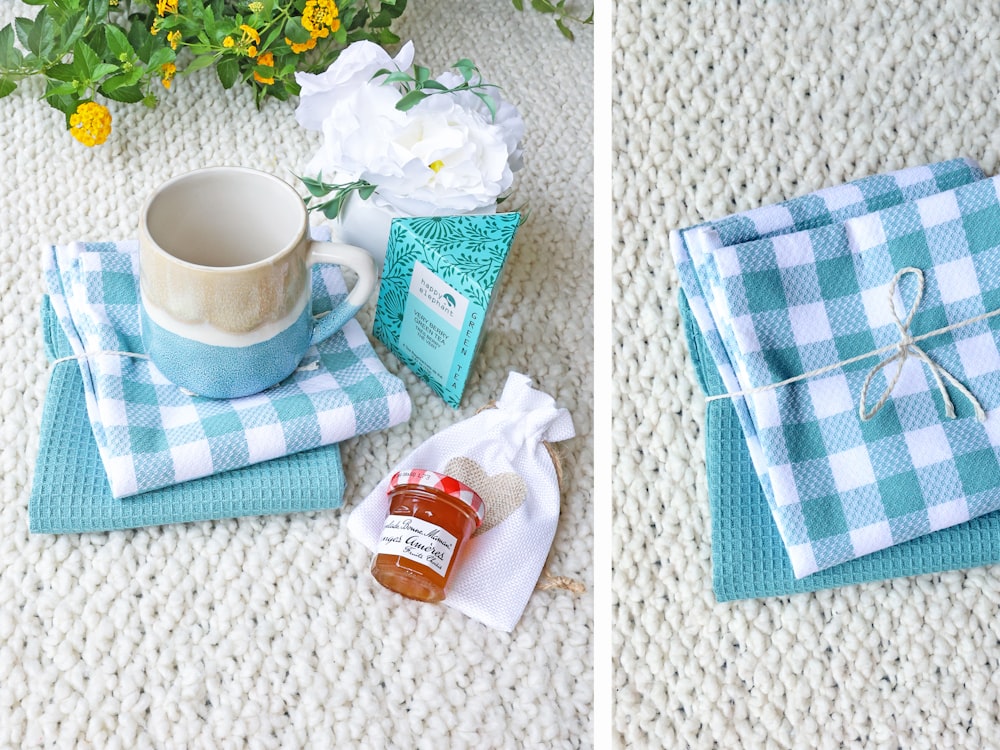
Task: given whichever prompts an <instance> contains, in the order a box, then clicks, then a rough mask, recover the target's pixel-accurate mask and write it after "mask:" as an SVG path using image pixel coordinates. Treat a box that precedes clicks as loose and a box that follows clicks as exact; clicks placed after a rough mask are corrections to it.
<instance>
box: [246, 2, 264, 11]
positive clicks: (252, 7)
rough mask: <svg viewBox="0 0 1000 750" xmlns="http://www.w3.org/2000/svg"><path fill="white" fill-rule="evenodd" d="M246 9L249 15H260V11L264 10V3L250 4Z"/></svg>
mask: <svg viewBox="0 0 1000 750" xmlns="http://www.w3.org/2000/svg"><path fill="white" fill-rule="evenodd" d="M247 8H248V9H249V10H250V12H251V13H260V12H261V11H262V10H264V3H261V2H252V3H250V4H249V5H248V6H247Z"/></svg>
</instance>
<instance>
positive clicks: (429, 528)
mask: <svg viewBox="0 0 1000 750" xmlns="http://www.w3.org/2000/svg"><path fill="white" fill-rule="evenodd" d="M457 541H458V538H457V537H455V536H452V535H451V534H449V533H448V532H447V531H445V530H444V529H442V528H441V527H440V526H435V525H434V524H432V523H428V522H427V521H423V520H421V519H419V518H413V517H412V516H389V517H388V518H386V519H385V526H383V527H382V537H381V538H380V539H379V541H378V548H377V549H376V550H375V552H376V554H379V555H399V556H400V557H405V558H407V559H409V560H413V561H414V562H418V563H421V564H422V565H426V566H427V567H428V568H430V569H431V570H433V571H434V572H435V573H437V574H438V575H440V576H444V574H445V573H446V572H447V571H448V565H449V564H450V563H451V556H452V554H453V553H454V551H455V543H456V542H457Z"/></svg>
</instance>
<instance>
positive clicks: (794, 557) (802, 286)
mask: <svg viewBox="0 0 1000 750" xmlns="http://www.w3.org/2000/svg"><path fill="white" fill-rule="evenodd" d="M979 176H980V175H979V174H978V169H976V168H975V167H974V166H973V165H971V164H970V163H968V162H964V161H959V162H949V163H946V164H944V165H934V166H932V167H927V168H919V169H916V170H904V171H903V172H898V173H894V174H893V175H889V176H887V177H888V180H886V178H885V177H882V178H868V180H867V181H861V182H860V183H854V184H853V185H850V186H843V187H842V188H839V189H832V190H827V191H821V193H820V194H814V195H813V196H808V197H807V198H806V199H798V201H799V202H800V203H801V205H800V206H799V207H798V209H794V210H789V204H793V205H794V202H789V203H788V204H783V205H782V206H779V207H772V208H771V209H760V210H758V212H757V216H756V218H757V219H758V222H755V223H754V227H752V228H750V227H749V226H748V223H747V222H746V221H743V220H742V219H745V218H746V217H745V216H744V217H740V219H741V220H737V221H726V222H719V225H721V226H722V231H718V230H716V229H715V226H714V225H702V226H700V227H697V228H695V229H693V230H688V231H686V232H683V233H678V234H675V236H674V238H673V247H674V253H675V257H676V258H677V260H678V266H679V269H680V270H681V277H682V283H683V284H684V288H685V292H686V293H687V294H688V296H689V299H690V300H691V302H692V305H691V307H692V311H693V312H694V313H695V316H696V318H697V319H698V321H699V324H700V325H701V327H702V330H703V332H704V333H705V338H706V343H707V344H708V348H709V350H710V351H711V353H712V356H713V357H714V358H716V364H717V366H718V367H719V372H720V375H721V376H722V379H723V381H724V383H725V387H726V390H727V391H729V392H730V393H734V392H740V391H747V390H752V389H755V388H764V390H761V391H759V392H756V393H753V394H751V395H749V397H746V398H745V397H735V398H734V399H733V404H734V406H735V407H736V411H737V414H738V415H739V417H740V421H741V423H742V425H743V428H744V432H745V433H746V437H747V443H748V448H749V451H750V455H751V457H752V461H753V463H754V466H755V468H756V469H757V471H758V474H759V476H760V479H761V484H762V486H763V489H764V492H765V495H766V496H767V498H768V501H769V504H770V505H771V510H772V513H773V515H774V518H775V521H776V522H777V527H778V530H779V531H780V533H781V535H782V537H783V539H784V541H785V545H786V548H787V550H788V554H789V556H790V558H791V562H792V566H793V568H794V570H795V574H796V576H804V575H808V574H810V573H812V572H814V571H816V570H820V569H823V568H827V567H829V566H832V565H835V564H837V563H839V562H843V561H845V560H849V559H852V558H854V557H858V556H861V555H864V554H867V553H869V552H872V551H874V550H877V549H884V548H886V547H888V546H890V545H893V544H897V543H899V542H901V541H904V540H907V539H912V538H914V537H916V536H919V535H921V534H924V533H927V532H929V531H932V530H935V529H940V528H944V527H947V526H951V525H953V524H955V523H959V522H961V521H964V520H967V519H968V518H970V517H974V516H977V515H980V514H982V513H985V512H988V511H990V510H993V509H995V508H996V507H998V505H1000V490H998V489H997V486H996V485H997V483H998V482H1000V466H998V465H997V461H996V456H995V451H994V450H993V445H994V443H995V442H997V441H996V440H994V439H993V438H992V437H991V435H992V434H995V433H996V432H997V430H996V424H997V423H998V420H997V419H995V418H993V417H992V415H991V416H990V418H988V419H987V420H986V421H985V423H981V422H979V421H977V420H976V418H975V412H974V410H973V407H972V405H971V403H972V402H970V401H969V400H968V399H967V398H965V397H964V396H961V395H957V394H958V393H959V391H956V385H958V384H964V385H965V386H968V387H969V388H970V389H971V393H973V394H975V396H976V397H977V398H978V402H979V403H981V404H982V406H983V407H984V408H985V409H986V412H987V414H989V412H990V411H991V410H993V409H995V408H996V407H997V404H998V390H997V388H996V386H997V385H998V384H1000V383H997V382H995V380H996V378H997V375H996V373H995V372H994V370H995V369H996V368H997V367H1000V355H998V354H997V349H996V343H995V341H994V338H993V336H992V325H991V324H992V323H994V322H995V321H981V322H978V323H974V324H972V325H967V326H963V327H961V328H958V329H956V330H954V331H950V332H948V333H946V334H942V335H940V336H936V337H934V338H932V339H928V340H926V341H921V342H920V346H921V347H922V348H923V351H925V352H927V354H928V355H930V357H931V359H932V361H935V362H937V363H938V364H939V365H940V366H942V367H943V368H944V369H943V371H942V372H944V373H945V375H946V378H947V377H949V376H953V377H954V378H955V381H954V382H955V385H949V386H948V390H949V391H951V392H952V393H953V398H954V400H955V404H956V407H957V409H958V416H959V419H957V420H951V419H947V418H946V416H945V414H944V410H943V406H942V404H943V398H942V396H941V394H940V393H938V391H937V386H936V385H935V384H934V372H933V370H932V369H930V368H928V369H927V370H926V371H925V369H924V368H925V365H923V364H921V363H920V362H919V361H917V360H911V361H907V362H906V363H905V365H904V366H903V367H902V369H901V377H900V378H899V382H898V383H896V384H895V388H894V390H892V392H891V394H889V395H887V396H886V397H885V399H884V401H885V403H884V406H883V407H882V408H881V410H880V411H879V412H878V413H877V414H876V415H875V416H874V417H873V418H872V419H871V421H869V422H865V421H863V420H861V419H859V417H858V407H857V402H858V399H859V396H860V394H861V391H862V390H863V387H864V386H865V383H866V380H867V379H868V373H869V371H871V370H872V368H873V366H874V365H876V364H878V362H879V360H880V359H886V358H887V357H889V356H891V352H890V353H885V354H882V355H879V356H872V357H866V356H865V355H867V354H870V353H871V352H872V351H873V350H876V349H878V348H880V347H885V348H891V347H892V346H893V345H894V344H896V343H897V342H898V341H899V340H900V336H901V330H900V329H901V326H900V324H899V323H897V322H896V321H894V320H893V318H892V310H893V307H892V306H890V297H889V295H890V292H892V294H893V300H892V305H893V306H894V308H895V310H896V314H897V316H898V317H899V318H900V319H905V318H906V315H907V311H908V310H910V309H913V310H914V314H913V315H912V320H910V321H908V322H909V326H908V327H907V330H906V332H908V333H910V334H912V335H919V334H922V333H926V332H929V331H932V330H936V329H939V328H941V327H943V326H945V325H949V324H952V323H956V322H961V321H966V320H968V319H970V318H972V317H974V316H976V315H979V314H982V313H983V312H985V311H986V310H988V309H995V308H996V307H997V305H996V304H995V303H994V301H993V292H994V289H995V287H996V286H998V284H1000V273H998V270H997V268H996V266H995V264H994V252H995V248H996V246H997V245H1000V234H998V233H1000V215H994V214H995V211H996V206H997V195H996V190H995V187H996V186H995V185H994V183H993V181H990V180H980V181H978V182H973V180H976V179H977V178H978V177H979ZM873 183H876V184H875V185H874V186H873ZM893 183H894V184H895V189H892V187H891V186H892V185H893ZM963 183H966V184H965V185H964V186H963V187H958V188H956V189H955V190H947V191H945V192H936V190H939V189H940V188H942V187H945V186H948V185H951V186H954V185H956V184H958V185H962V184H963ZM859 185H861V186H866V187H867V188H868V189H867V190H866V189H862V187H859ZM873 187H878V189H877V190H875V189H873ZM921 194H923V196H924V197H920V195H921ZM859 196H860V197H862V198H864V200H863V201H860V202H859V200H858V198H859ZM873 196H874V200H875V201H876V203H877V204H879V205H880V206H881V207H882V210H879V211H876V212H874V213H869V214H864V211H866V210H868V209H871V208H872V207H873V206H872V200H873ZM817 197H819V198H820V200H821V201H822V202H823V204H824V205H825V206H826V208H827V209H828V211H827V213H828V214H830V218H829V220H827V219H826V218H825V217H823V216H822V212H821V211H815V210H813V211H809V212H808V215H807V212H806V211H803V210H800V209H802V208H809V207H813V208H815V207H816V206H817V203H816V198H817ZM914 197H917V198H919V199H918V200H913V198H914ZM908 199H909V200H908ZM859 204H860V205H859ZM893 204H896V205H893ZM885 206H890V207H888V208H886V207H885ZM831 208H832V209H833V210H829V209H831ZM859 208H860V210H859ZM783 209H784V210H783ZM845 209H846V211H847V212H848V215H850V214H851V212H853V215H854V216H858V214H864V215H861V216H858V218H847V217H846V216H844V215H843V213H844V211H845ZM796 211H797V213H796ZM838 211H840V212H841V215H839V216H838V215H837V212H838ZM803 216H805V217H806V218H805V222H806V225H807V226H811V227H813V228H810V229H807V230H806V231H799V232H793V233H791V234H784V235H783V234H780V232H781V231H788V230H789V228H798V227H796V226H795V224H796V221H800V220H802V217H803ZM789 217H791V220H789ZM816 217H819V218H816ZM845 218H846V219H847V220H846V221H844V219H845ZM823 221H827V223H826V224H825V225H824V224H823V223H822V222H823ZM837 222H840V223H837ZM731 227H737V228H739V229H740V230H741V231H742V232H743V233H742V234H739V233H736V234H735V237H734V236H733V234H734V233H730V232H728V230H729V229H730V228H731ZM754 230H756V231H757V233H758V234H763V235H767V234H770V235H771V236H770V237H769V238H767V239H762V240H761V239H757V240H753V239H752V236H753V232H754ZM727 234H728V235H729V236H725V235H727ZM748 237H750V238H751V241H749V242H747V241H746V240H747V239H748ZM733 239H735V241H736V242H738V243H741V244H736V245H726V244H724V243H725V242H726V241H731V240H733ZM909 267H914V268H916V269H919V273H920V274H921V275H922V277H923V280H924V281H925V282H926V290H925V293H924V295H923V298H922V299H918V296H917V290H916V288H915V284H914V283H913V281H914V280H915V279H914V278H910V277H911V276H912V277H915V276H916V275H917V272H916V271H907V272H905V274H907V275H908V276H906V275H904V277H903V278H901V279H897V278H896V274H897V273H898V272H900V271H903V269H906V268H909ZM897 282H898V288H896V287H897ZM991 304H992V307H990V305H991ZM703 320H707V321H708V322H707V324H706V323H704V322H703ZM855 357H861V358H863V359H862V361H858V362H854V363H853V364H848V365H845V366H843V367H839V368H836V365H837V363H838V362H843V361H845V360H850V359H852V358H855ZM831 365H832V366H834V368H835V369H833V370H831V371H828V372H822V373H819V374H817V375H815V376H813V377H807V378H805V379H802V380H797V381H795V382H790V383H787V384H784V385H781V386H779V387H776V388H772V387H771V386H772V385H773V384H775V383H780V382H781V381H783V380H785V379H786V378H789V377H793V378H794V377H797V376H800V375H802V374H803V373H808V372H810V371H812V370H816V369H818V368H824V367H828V366H831ZM893 370H894V368H893V367H889V368H886V369H885V370H881V371H878V372H876V373H875V374H874V376H873V378H872V379H871V386H872V393H873V394H881V393H883V392H886V391H887V389H888V387H889V383H888V382H887V378H886V374H890V375H891V373H892V372H893ZM873 402H875V397H870V398H869V403H873Z"/></svg>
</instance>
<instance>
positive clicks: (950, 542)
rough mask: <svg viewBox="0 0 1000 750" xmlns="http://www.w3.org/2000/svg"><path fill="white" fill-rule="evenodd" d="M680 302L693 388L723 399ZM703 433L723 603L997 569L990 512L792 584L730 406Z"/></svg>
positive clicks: (998, 542)
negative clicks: (982, 568)
mask: <svg viewBox="0 0 1000 750" xmlns="http://www.w3.org/2000/svg"><path fill="white" fill-rule="evenodd" d="M678 301H679V304H680V309H681V317H682V319H683V321H684V333H685V336H686V337H687V341H688V348H689V350H690V352H691V359H692V363H693V364H694V368H695V374H696V375H697V376H698V382H699V384H700V385H701V387H702V389H703V390H704V392H705V394H706V395H709V396H711V395H715V394H720V393H724V392H725V391H724V389H723V386H722V379H721V378H720V377H719V373H718V371H717V370H716V368H715V363H714V362H713V360H712V357H711V355H710V354H709V352H708V349H707V345H706V343H705V337H704V336H703V335H702V333H701V331H700V330H699V328H698V324H697V322H696V321H695V319H694V315H693V314H692V313H691V308H690V307H689V306H688V304H687V301H686V298H685V295H684V292H680V294H679V299H678ZM703 434H704V438H705V469H706V472H705V473H706V475H707V480H708V501H709V509H710V515H711V524H710V526H711V547H712V549H711V553H712V590H713V591H714V592H715V598H716V599H717V600H718V601H720V602H724V601H732V600H734V599H753V598H759V597H768V596H786V595H789V594H796V593H803V592H808V591H818V590H821V589H829V588H835V587H838V586H849V585H852V584H857V583H865V582H868V581H881V580H884V579H887V578H898V577H901V576H912V575H920V574H924V573H936V572H940V571H945V570H961V569H965V568H974V567H978V566H981V565H990V564H994V563H998V562H1000V513H987V514H985V515H982V516H979V517H977V518H973V519H970V520H969V521H966V522H965V523H961V524H958V525H956V526H951V527H949V528H947V529H941V530H940V531H933V532H931V533H929V534H925V535H924V536H919V537H917V538H915V539H911V540H910V541H908V542H902V543H900V544H897V545H895V546H893V547H888V548H886V549H883V550H878V551H877V552H872V553H871V554H870V555H865V556H864V557H860V558H857V559H855V560H848V561H847V562H844V563H841V564H840V565H834V566H833V567H831V568H826V569H825V570H820V571H818V572H816V573H813V574H812V575H809V576H805V577H804V578H796V577H795V573H794V571H793V570H792V564H791V562H790V561H789V559H788V553H787V552H786V551H785V545H784V542H783V541H782V539H781V535H780V534H779V533H778V529H777V527H776V526H775V524H774V519H773V518H772V516H771V511H770V508H769V506H768V501H767V497H766V496H765V495H764V490H763V489H762V488H761V485H760V481H759V480H758V478H757V472H756V471H755V469H754V466H753V462H752V461H751V459H750V452H749V450H748V449H747V445H746V441H745V440H744V439H743V428H742V427H741V426H740V422H739V418H738V417H737V416H736V410H735V409H734V408H733V405H732V403H731V399H720V400H714V401H710V402H708V403H707V404H706V409H705V425H704V432H703Z"/></svg>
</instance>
